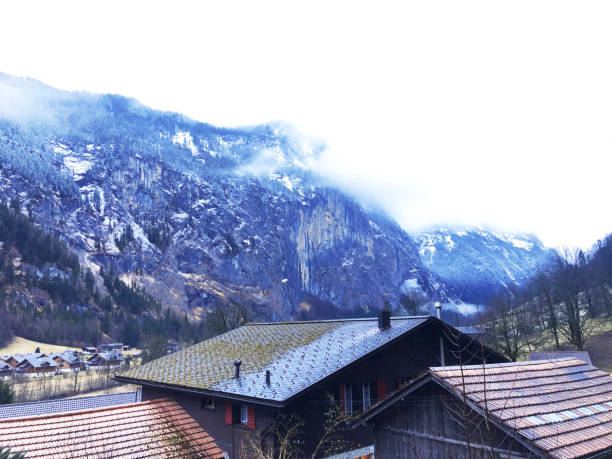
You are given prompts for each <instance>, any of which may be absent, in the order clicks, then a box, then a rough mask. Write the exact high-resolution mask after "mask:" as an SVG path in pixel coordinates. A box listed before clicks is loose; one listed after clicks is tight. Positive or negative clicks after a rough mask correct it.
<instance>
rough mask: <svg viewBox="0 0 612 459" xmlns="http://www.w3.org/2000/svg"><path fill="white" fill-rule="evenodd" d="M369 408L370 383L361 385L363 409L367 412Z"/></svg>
mask: <svg viewBox="0 0 612 459" xmlns="http://www.w3.org/2000/svg"><path fill="white" fill-rule="evenodd" d="M369 406H370V383H369V382H365V383H363V409H364V410H367V409H368V408H369Z"/></svg>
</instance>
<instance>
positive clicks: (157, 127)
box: [0, 75, 449, 319]
mask: <svg viewBox="0 0 612 459" xmlns="http://www.w3.org/2000/svg"><path fill="white" fill-rule="evenodd" d="M6 88H9V90H8V92H9V93H10V95H11V97H12V98H13V99H14V100H15V101H17V102H21V106H23V107H26V108H27V110H25V109H24V110H23V111H18V112H16V113H15V112H13V113H4V112H2V111H0V114H3V115H2V116H0V160H1V164H0V199H2V200H3V201H4V202H8V201H9V200H10V199H12V198H14V197H15V196H19V198H20V200H21V203H22V208H23V209H24V212H27V213H29V214H31V216H32V218H33V219H35V220H36V221H37V222H38V223H39V224H40V225H41V226H43V227H44V228H46V229H48V230H52V231H54V232H56V233H58V234H59V235H60V236H61V237H62V238H63V239H64V240H66V241H67V242H68V243H69V245H70V246H71V247H72V248H73V249H74V250H76V251H77V252H78V253H79V254H80V257H81V259H82V261H83V262H84V264H85V265H87V266H90V267H91V268H92V270H93V271H94V273H97V272H98V270H99V269H100V268H101V267H102V268H104V270H105V271H106V272H109V271H110V270H112V271H113V272H114V273H121V275H122V277H123V278H124V279H125V280H127V281H129V282H133V283H134V284H135V285H140V286H143V287H145V288H146V289H147V291H148V292H149V293H151V294H152V295H153V296H155V297H156V298H157V299H159V300H160V301H161V302H162V304H163V305H165V306H168V307H172V308H175V309H176V310H180V311H185V312H188V313H189V314H191V315H193V316H201V315H202V314H205V313H206V311H209V310H211V308H213V307H215V306H217V305H219V304H232V303H233V304H243V305H247V306H248V307H249V308H250V309H251V310H252V311H253V314H254V315H255V316H260V317H265V318H270V319H276V318H291V317H295V316H296V315H298V314H299V313H300V311H301V312H304V311H306V312H307V311H309V310H316V309H317V308H318V309H321V308H331V307H332V306H335V307H337V308H340V309H343V310H344V312H343V313H344V314H346V313H347V311H351V310H354V309H357V310H363V309H367V308H380V307H381V306H382V305H383V304H384V302H385V301H389V302H390V303H391V304H398V303H399V297H400V293H401V289H402V285H406V283H408V284H410V285H413V286H416V288H418V289H421V290H422V291H423V292H424V293H425V294H426V295H427V296H428V297H429V298H431V299H441V300H445V299H447V298H448V296H449V293H448V291H447V290H446V289H445V287H444V285H443V284H442V283H441V282H440V281H439V279H438V278H437V277H436V276H435V275H433V274H431V272H430V271H429V270H428V269H427V268H425V267H424V266H423V264H422V263H421V260H420V256H419V253H418V250H417V247H416V245H415V243H414V241H413V239H412V238H411V237H410V236H409V235H408V234H407V233H406V232H405V231H403V230H402V229H401V228H400V227H399V226H398V225H397V223H396V222H394V221H393V220H392V219H390V218H388V217H386V216H383V215H381V214H379V213H376V212H373V211H370V210H367V209H366V208H364V207H363V206H361V205H360V204H359V203H358V202H357V201H356V200H354V199H353V198H351V197H350V196H347V195H346V194H344V193H342V192H341V191H339V190H337V189H332V188H329V187H327V186H325V185H323V184H322V182H321V181H320V180H319V178H318V177H317V176H315V175H313V174H312V173H311V172H310V171H309V169H308V167H307V166H306V164H307V163H308V158H309V157H310V156H311V155H316V154H317V152H318V149H320V146H317V145H306V146H305V144H304V142H302V141H301V139H299V138H298V137H296V136H295V135H294V134H293V133H292V132H291V130H290V129H288V128H287V127H286V126H284V125H282V124H274V125H265V126H258V127H252V128H244V129H224V128H218V127H214V126H210V125H207V124H204V123H199V122H195V121H193V120H190V119H187V118H185V117H183V116H181V115H178V114H174V113H163V112H159V111H154V110H151V109H149V108H147V107H144V106H143V105H141V104H139V103H138V102H136V101H134V100H131V99H128V98H124V97H121V96H113V95H92V94H87V93H69V92H64V91H59V90H55V89H53V88H50V87H48V86H45V85H43V84H42V83H39V82H36V81H33V80H23V79H18V78H12V77H8V76H2V75H0V96H2V94H1V91H3V90H4V91H5V92H6V91H7V89H6ZM0 99H1V97H0ZM9 112H10V110H9ZM98 286H99V288H100V289H102V290H103V289H104V287H103V286H102V285H101V283H100V282H98ZM102 293H104V292H103V291H102Z"/></svg>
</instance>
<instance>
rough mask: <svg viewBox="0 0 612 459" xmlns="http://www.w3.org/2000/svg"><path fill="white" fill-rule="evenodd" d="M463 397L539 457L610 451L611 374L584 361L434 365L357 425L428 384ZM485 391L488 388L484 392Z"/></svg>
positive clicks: (369, 411)
mask: <svg viewBox="0 0 612 459" xmlns="http://www.w3.org/2000/svg"><path fill="white" fill-rule="evenodd" d="M430 381H431V382H434V383H437V384H439V385H440V386H442V387H444V388H445V389H447V390H448V391H449V392H451V393H452V394H455V395H457V396H458V397H460V398H462V397H463V393H464V392H465V395H466V398H467V402H468V404H469V405H470V406H471V407H472V408H474V409H475V410H476V411H478V412H480V413H481V414H484V413H485V412H488V413H489V419H490V420H491V421H493V422H494V423H495V424H497V425H498V426H500V427H501V428H503V430H505V431H506V432H509V433H510V434H511V435H512V436H514V437H515V438H516V439H517V440H519V441H520V442H521V443H523V444H524V445H526V446H527V445H529V446H531V448H530V449H532V450H535V451H537V452H538V453H539V454H542V455H546V456H550V457H555V458H563V459H567V458H577V457H582V456H587V455H592V454H595V453H602V452H606V451H607V452H612V376H610V375H609V374H608V373H606V372H604V371H601V370H599V369H597V368H595V367H594V366H592V365H589V364H587V363H585V362H583V361H582V360H577V359H572V358H563V359H554V360H537V361H529V362H513V363H499V364H487V365H466V366H463V368H462V367H458V366H452V367H436V368H430V369H429V371H428V372H427V373H425V374H423V375H422V376H421V377H420V378H418V379H417V380H415V381H414V382H413V383H412V384H410V385H408V386H406V387H404V388H401V389H399V390H397V391H396V392H395V393H392V394H389V396H388V397H387V398H386V399H384V400H382V401H381V402H378V403H377V404H376V405H375V406H373V407H372V408H370V409H369V410H368V411H367V412H365V413H364V414H363V416H362V418H361V420H360V421H359V422H358V423H356V424H355V425H356V426H358V425H360V424H362V423H363V422H365V421H367V420H368V419H370V418H372V417H374V416H376V415H377V414H378V413H379V412H381V411H382V410H384V409H386V407H387V406H390V404H392V403H395V401H397V400H400V399H401V398H402V397H405V396H406V395H408V394H409V393H410V392H412V391H413V390H416V389H418V388H419V387H421V386H423V384H425V383H427V382H430ZM485 389H486V390H485Z"/></svg>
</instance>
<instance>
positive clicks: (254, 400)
mask: <svg viewBox="0 0 612 459" xmlns="http://www.w3.org/2000/svg"><path fill="white" fill-rule="evenodd" d="M113 379H114V380H116V381H120V382H125V383H128V384H139V385H141V386H148V387H155V388H159V389H166V390H173V391H177V392H185V393H189V394H197V395H209V396H214V397H219V398H227V399H229V400H236V401H240V402H249V403H254V404H257V405H265V406H271V407H274V408H283V407H284V406H285V405H286V404H285V403H284V402H283V401H278V400H270V399H264V398H258V397H249V396H245V395H238V394H231V393H228V392H219V391H213V390H207V389H198V388H195V387H186V386H179V385H175V384H166V383H160V382H153V381H146V380H143V379H135V378H128V377H126V376H121V375H116V376H114V377H113Z"/></svg>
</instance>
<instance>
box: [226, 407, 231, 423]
mask: <svg viewBox="0 0 612 459" xmlns="http://www.w3.org/2000/svg"><path fill="white" fill-rule="evenodd" d="M225 423H226V424H231V423H232V404H231V403H229V402H228V403H226V404H225Z"/></svg>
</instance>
